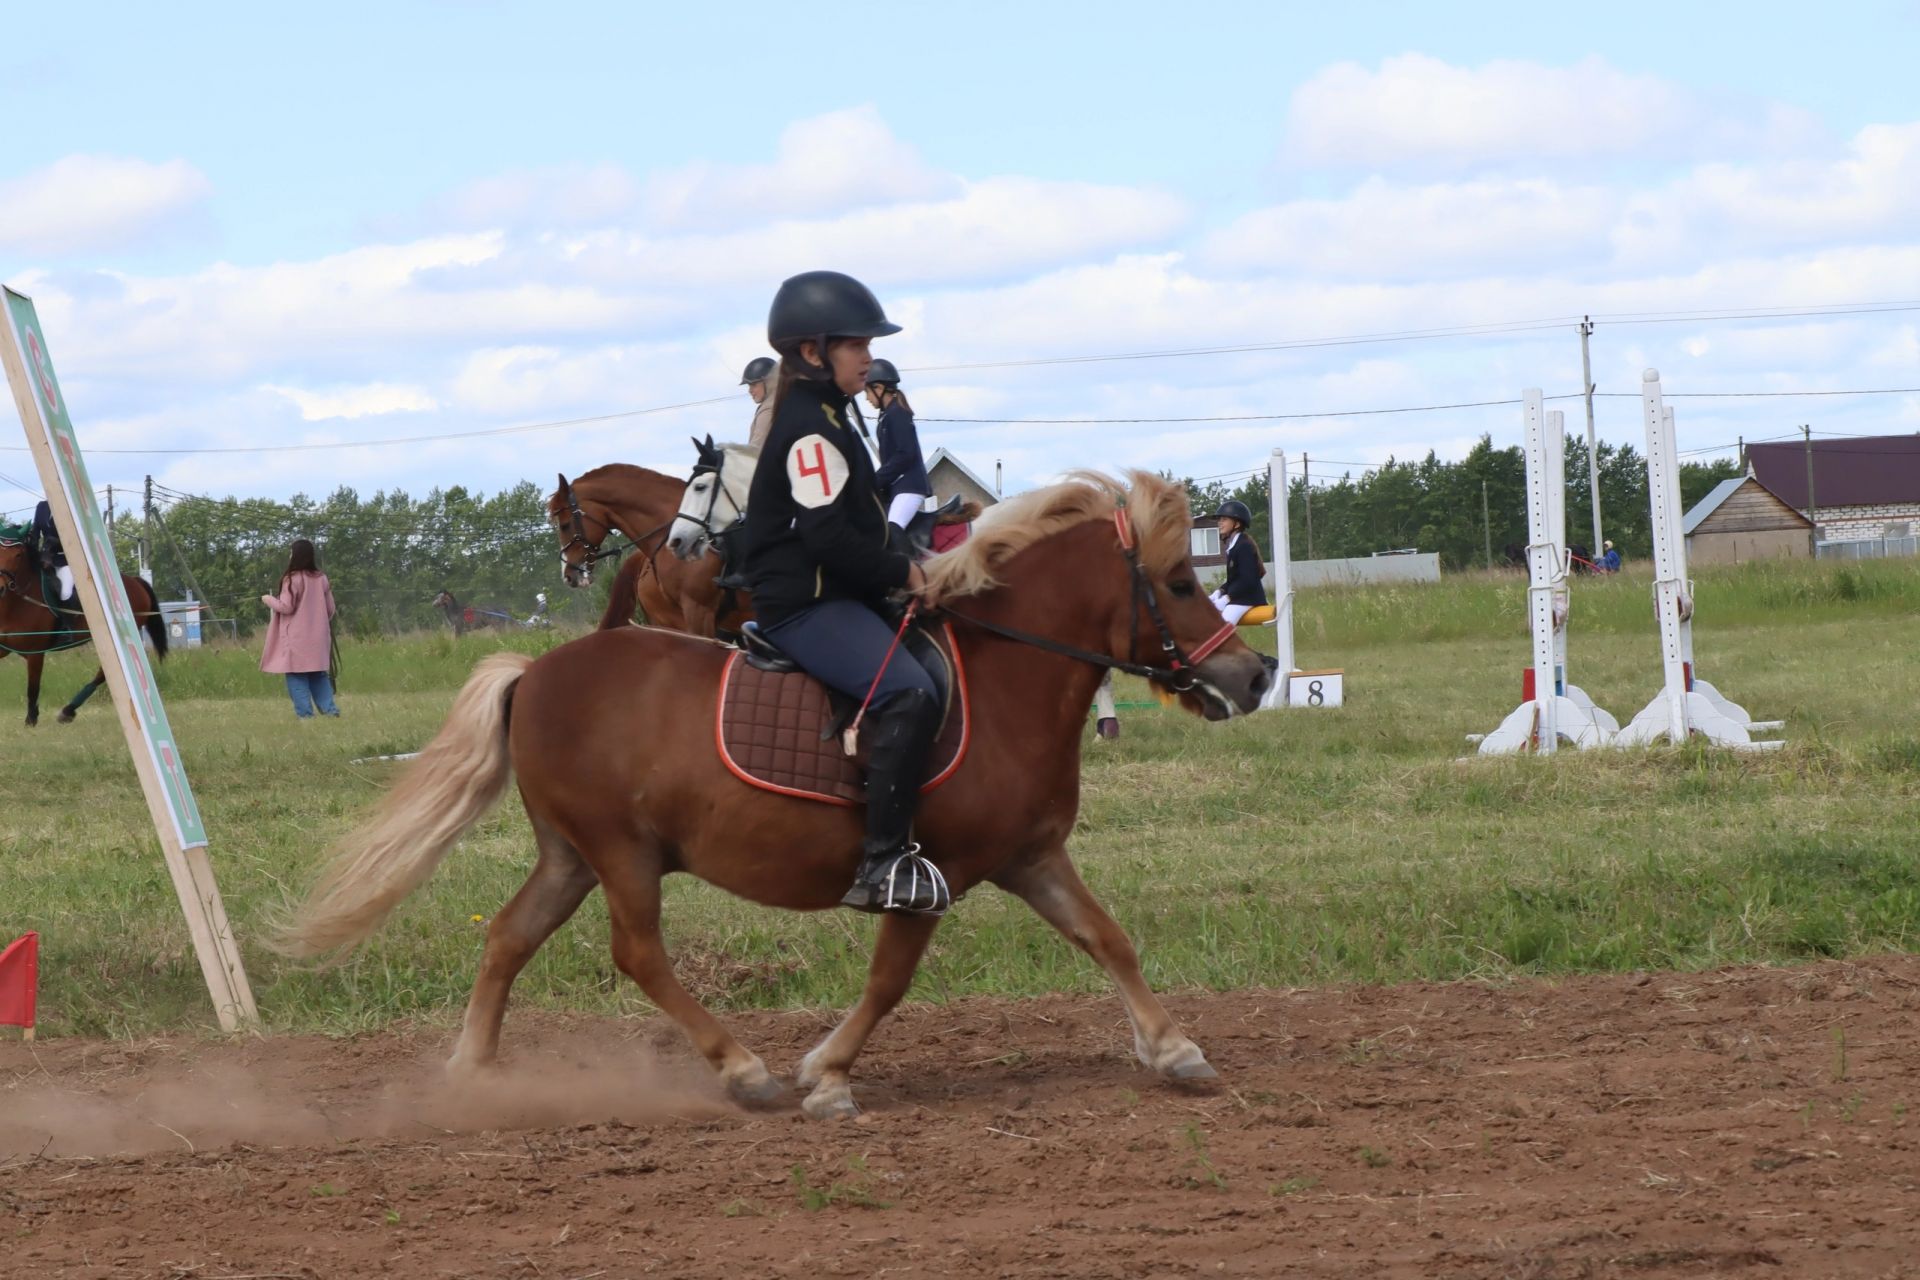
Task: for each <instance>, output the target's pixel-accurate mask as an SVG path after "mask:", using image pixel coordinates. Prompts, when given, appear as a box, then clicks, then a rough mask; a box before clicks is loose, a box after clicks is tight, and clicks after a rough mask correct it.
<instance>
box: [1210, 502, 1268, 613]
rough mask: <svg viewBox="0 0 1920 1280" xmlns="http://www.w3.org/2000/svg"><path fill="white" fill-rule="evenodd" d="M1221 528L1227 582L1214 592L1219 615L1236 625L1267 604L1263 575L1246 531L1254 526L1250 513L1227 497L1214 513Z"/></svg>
mask: <svg viewBox="0 0 1920 1280" xmlns="http://www.w3.org/2000/svg"><path fill="white" fill-rule="evenodd" d="M1213 518H1214V519H1215V520H1216V521H1218V522H1219V526H1220V552H1221V554H1222V555H1224V556H1226V558H1227V580H1226V581H1225V582H1223V583H1221V584H1220V589H1219V590H1217V591H1215V592H1214V593H1213V603H1214V606H1215V607H1216V608H1218V609H1219V610H1220V616H1221V617H1223V618H1225V619H1226V620H1227V621H1228V622H1231V623H1234V624H1236V625H1237V624H1238V623H1239V621H1240V619H1242V618H1244V617H1246V616H1247V610H1249V609H1252V608H1255V607H1256V606H1259V605H1263V604H1265V603H1266V602H1267V588H1266V584H1265V583H1264V582H1262V581H1261V579H1262V578H1263V577H1264V576H1265V574H1266V569H1265V566H1263V565H1262V564H1261V563H1260V549H1259V548H1258V547H1256V546H1254V545H1253V537H1252V535H1251V534H1249V533H1248V532H1247V530H1248V529H1249V528H1251V527H1252V525H1253V512H1251V511H1249V510H1247V504H1246V503H1244V502H1242V501H1240V499H1238V498H1228V499H1227V500H1226V501H1225V502H1223V503H1221V504H1220V509H1219V510H1218V511H1216V512H1214V513H1213Z"/></svg>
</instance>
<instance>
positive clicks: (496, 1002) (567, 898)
mask: <svg viewBox="0 0 1920 1280" xmlns="http://www.w3.org/2000/svg"><path fill="white" fill-rule="evenodd" d="M533 834H534V839H535V841H536V842H538V844H539V846H540V859H539V861H537V862H536V863H534V865H533V874H531V875H529V876H528V877H527V882H526V883H525V884H523V885H521V886H520V892H518V893H516V894H514V895H513V900H512V901H511V902H509V903H507V905H506V906H504V907H502V908H500V910H499V912H498V913H497V914H495V916H494V917H493V921H492V923H491V924H489V925H488V926H487V950H486V953H485V954H484V955H483V956H482V957H481V958H480V973H479V975H478V976H477V977H476V978H475V979H474V982H473V995H472V996H471V997H469V998H468V1000H467V1016H466V1019H465V1020H464V1021H463V1022H462V1023H461V1025H460V1041H459V1043H458V1044H456V1045H455V1046H454V1050H453V1057H452V1058H451V1059H449V1060H448V1062H447V1070H448V1071H450V1072H461V1071H469V1070H474V1069H477V1068H481V1067H487V1066H491V1065H492V1063H493V1060H494V1057H495V1056H496V1055H497V1054H498V1053H499V1052H500V1022H501V1019H503V1018H505V1017H506V1013H507V993H508V992H509V991H511V990H512V988H513V980H514V979H515V978H517V977H519V976H520V970H521V969H523V968H525V967H526V964H527V961H529V960H531V959H532V958H533V953H534V952H536V951H538V950H539V949H540V944H541V943H543V942H545V941H546V940H547V939H548V938H550V937H552V936H553V931H554V930H555V929H558V928H559V927H560V926H561V925H563V924H565V923H566V922H567V920H568V918H569V917H570V916H572V915H573V913H574V912H575V911H577V910H579V909H580V904H581V903H582V902H584V901H586V898H587V895H588V894H589V893H592V892H593V886H594V885H595V884H597V883H599V881H598V880H596V879H595V878H594V874H593V870H592V869H591V868H590V867H588V866H587V864H586V863H585V862H584V861H583V860H582V859H581V857H580V853H579V851H578V850H577V849H575V848H574V847H573V846H572V845H571V844H569V843H567V840H566V838H565V837H564V836H562V835H561V834H560V833H559V832H557V831H555V830H554V829H553V828H552V827H549V826H547V825H546V824H545V823H543V822H541V821H540V820H539V819H537V818H535V819H533Z"/></svg>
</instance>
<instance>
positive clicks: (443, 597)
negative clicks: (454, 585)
mask: <svg viewBox="0 0 1920 1280" xmlns="http://www.w3.org/2000/svg"><path fill="white" fill-rule="evenodd" d="M433 607H434V608H436V609H451V608H453V592H451V591H448V590H447V589H446V588H445V587H442V588H441V589H440V594H439V595H436V596H435V597H434V598H433Z"/></svg>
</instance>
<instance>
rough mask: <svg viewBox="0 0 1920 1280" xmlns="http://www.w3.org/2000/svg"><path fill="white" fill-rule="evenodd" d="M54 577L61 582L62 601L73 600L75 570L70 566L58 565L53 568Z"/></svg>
mask: <svg viewBox="0 0 1920 1280" xmlns="http://www.w3.org/2000/svg"><path fill="white" fill-rule="evenodd" d="M53 576H54V577H56V578H58V579H59V580H60V599H61V600H63V601H64V600H71V599H73V569H72V567H71V566H69V565H64V564H57V565H55V566H54V567H53Z"/></svg>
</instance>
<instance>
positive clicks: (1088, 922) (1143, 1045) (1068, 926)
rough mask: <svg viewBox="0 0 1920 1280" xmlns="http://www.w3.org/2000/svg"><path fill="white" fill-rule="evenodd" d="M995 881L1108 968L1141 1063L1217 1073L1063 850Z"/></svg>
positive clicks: (1186, 1072) (1172, 1073)
mask: <svg viewBox="0 0 1920 1280" xmlns="http://www.w3.org/2000/svg"><path fill="white" fill-rule="evenodd" d="M994 883H995V884H997V885H999V886H1000V887H1001V888H1002V889H1005V890H1006V891H1007V892H1009V893H1012V894H1015V895H1017V896H1018V897H1019V898H1020V899H1021V900H1022V901H1023V902H1025V903H1026V904H1027V905H1028V906H1030V907H1032V908H1033V909H1034V910H1035V911H1036V912H1038V913H1039V915H1040V918H1041V919H1043V920H1045V921H1046V922H1047V923H1048V924H1050V925H1052V926H1053V927H1054V928H1056V929H1058V930H1059V931H1060V932H1061V933H1063V934H1065V935H1066V936H1067V937H1068V939H1070V940H1071V941H1072V942H1073V943H1074V945H1076V946H1078V947H1079V948H1080V949H1081V950H1082V951H1085V952H1086V953H1087V954H1088V955H1090V956H1092V957H1093V959H1094V961H1095V963H1097V964H1098V965H1099V966H1100V967H1101V968H1102V969H1105V970H1106V971H1107V976H1108V977H1110V978H1112V979H1113V981H1114V985H1115V986H1117V987H1119V988H1120V996H1121V998H1122V999H1123V1000H1124V1001H1125V1002H1126V1006H1127V1018H1128V1020H1129V1021H1130V1022H1132V1023H1133V1051H1134V1053H1135V1054H1137V1055H1138V1056H1139V1058H1140V1061H1141V1062H1143V1063H1145V1064H1146V1065H1147V1066H1149V1067H1152V1068H1153V1069H1154V1070H1155V1071H1157V1072H1159V1073H1160V1074H1161V1075H1163V1076H1167V1077H1169V1078H1171V1079H1175V1080H1206V1079H1210V1078H1212V1077H1213V1076H1215V1075H1218V1074H1219V1073H1218V1072H1216V1071H1215V1070H1214V1069H1213V1068H1212V1067H1211V1066H1210V1065H1208V1063H1207V1058H1206V1055H1205V1054H1203V1053H1201V1052H1200V1046H1198V1045H1196V1044H1195V1043H1194V1042H1193V1041H1191V1040H1189V1039H1187V1037H1186V1036H1184V1035H1182V1034H1181V1032H1180V1028H1179V1026H1178V1025H1177V1024H1175V1022H1174V1020H1173V1018H1172V1016H1171V1015H1169V1014H1168V1013H1167V1011H1166V1008H1165V1007H1164V1006H1163V1005H1162V1004H1161V1003H1160V1000H1159V997H1157V996H1155V995H1154V994H1153V988H1152V987H1149V986H1148V985H1147V980H1146V978H1145V977H1144V976H1143V975H1142V974H1141V972H1140V958H1139V956H1138V955H1137V954H1135V952H1134V949H1133V942H1132V941H1131V940H1130V939H1129V938H1128V937H1127V935H1126V931H1125V930H1123V929H1122V928H1121V927H1120V926H1119V925H1118V924H1116V923H1115V922H1114V919H1113V917H1112V916H1110V915H1108V914H1107V913H1106V911H1105V910H1104V909H1103V908H1102V907H1101V906H1100V904H1099V903H1098V902H1097V901H1095V900H1094V896H1093V894H1092V893H1091V892H1089V891H1088V889H1087V886H1086V884H1085V882H1083V881H1082V880H1081V879H1080V873H1079V872H1078V871H1077V870H1075V869H1074V865H1073V861H1072V859H1070V858H1068V857H1067V851H1066V850H1065V849H1056V850H1054V851H1053V852H1052V853H1049V854H1047V855H1045V856H1044V857H1042V858H1041V859H1040V860H1039V861H1038V862H1035V863H1030V864H1028V865H1025V866H1022V867H1018V868H1011V869H1009V870H1006V871H1003V872H1002V873H1001V874H1000V875H998V876H995V877H994Z"/></svg>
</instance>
